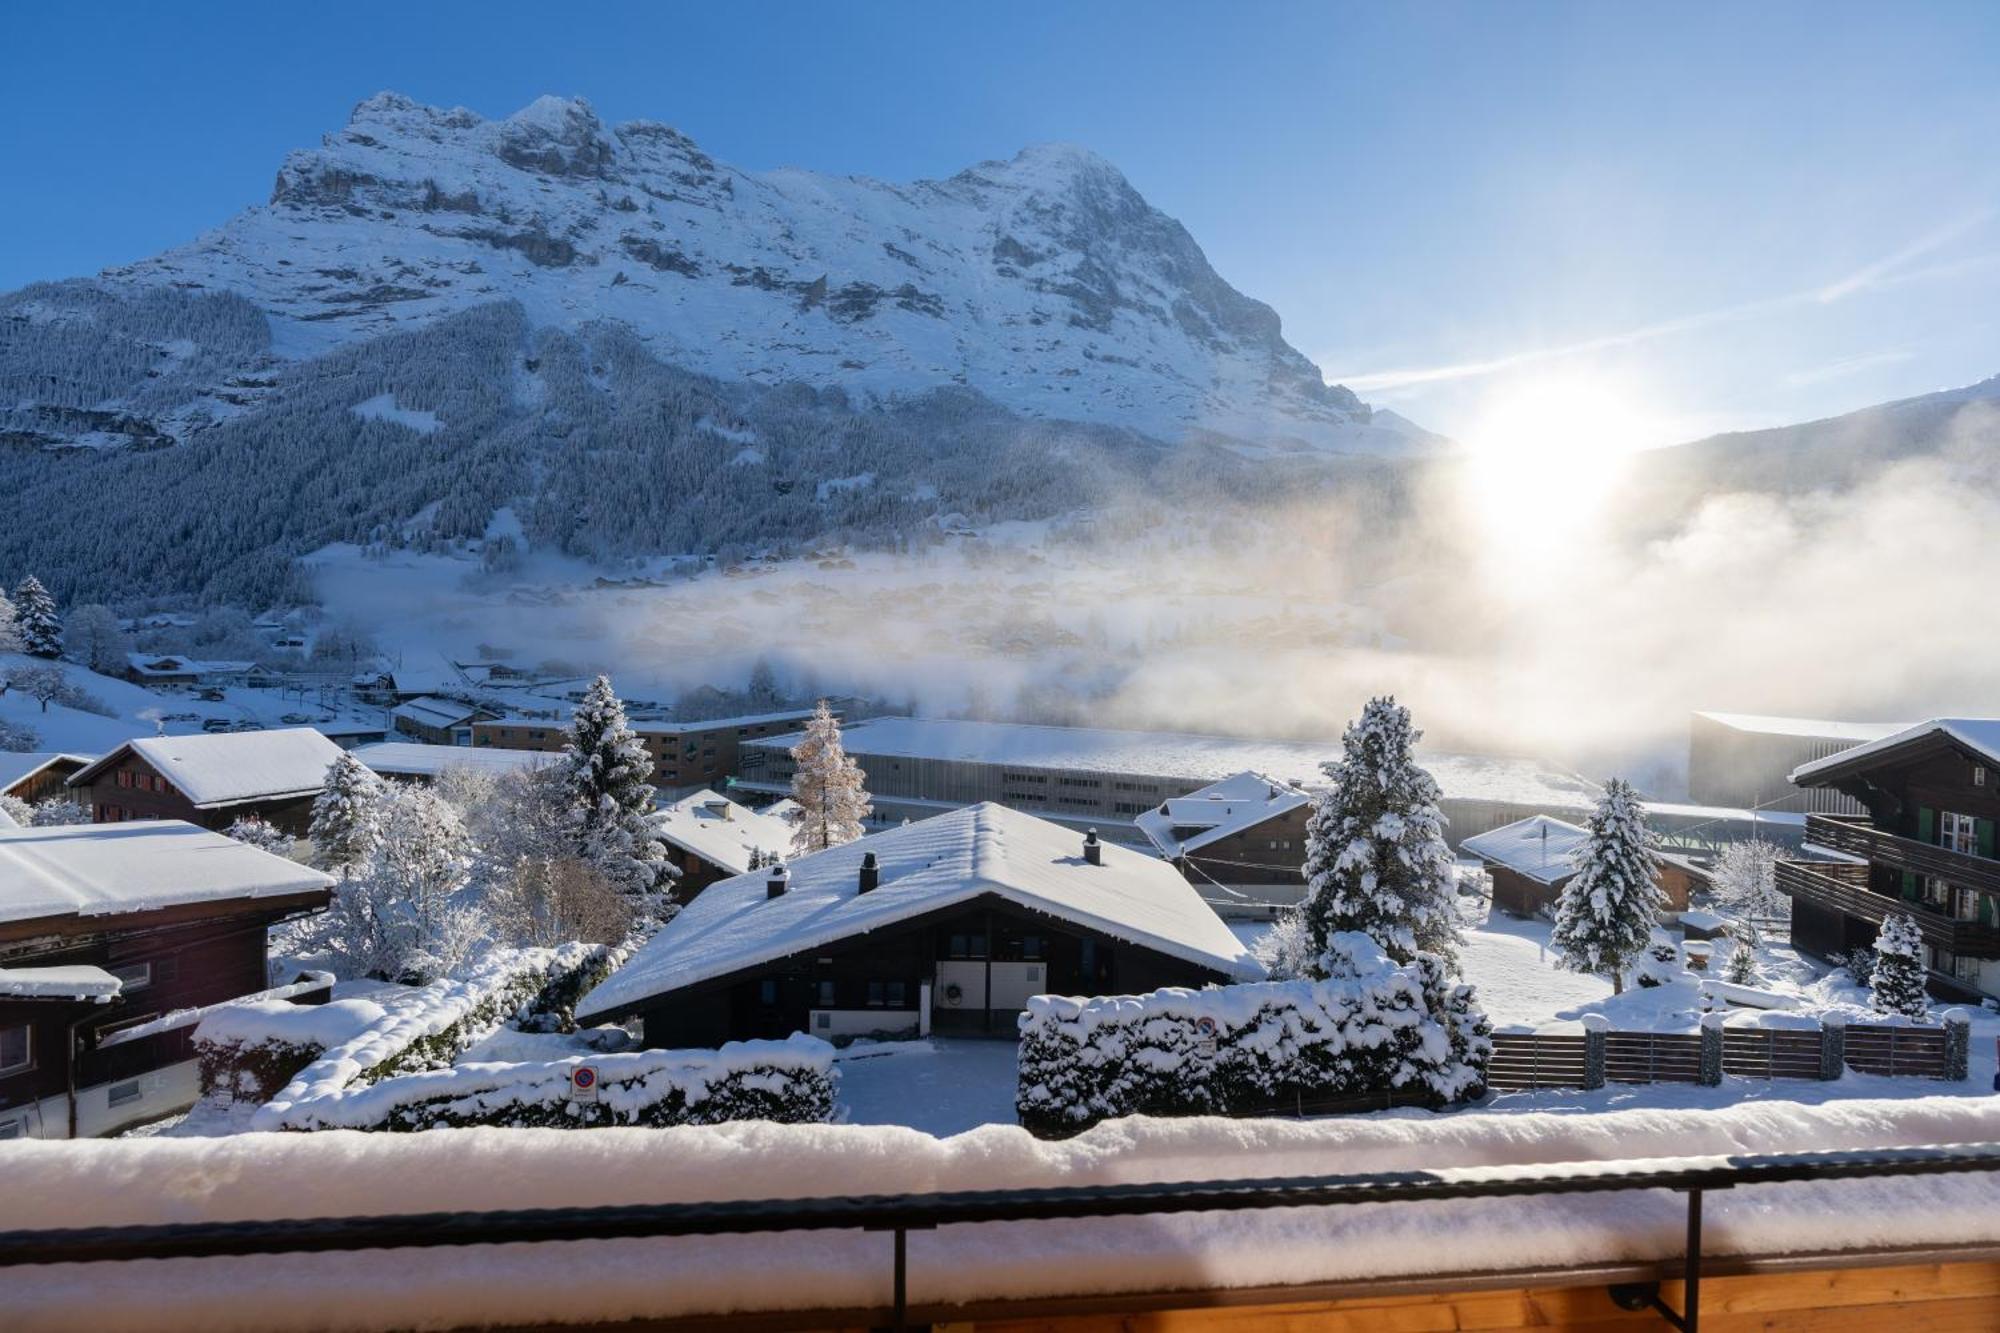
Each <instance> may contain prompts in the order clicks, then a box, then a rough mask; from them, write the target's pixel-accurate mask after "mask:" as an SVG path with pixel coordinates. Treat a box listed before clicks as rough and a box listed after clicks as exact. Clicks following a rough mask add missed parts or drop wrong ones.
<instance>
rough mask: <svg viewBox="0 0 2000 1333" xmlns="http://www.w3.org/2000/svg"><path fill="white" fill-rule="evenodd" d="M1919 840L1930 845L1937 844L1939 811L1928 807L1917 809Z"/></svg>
mask: <svg viewBox="0 0 2000 1333" xmlns="http://www.w3.org/2000/svg"><path fill="white" fill-rule="evenodd" d="M1917 840H1918V841H1919V842H1928V843H1936V842H1937V811H1935V810H1933V809H1931V808H1930V807H1929V806H1927V805H1920V806H1918V807H1917Z"/></svg>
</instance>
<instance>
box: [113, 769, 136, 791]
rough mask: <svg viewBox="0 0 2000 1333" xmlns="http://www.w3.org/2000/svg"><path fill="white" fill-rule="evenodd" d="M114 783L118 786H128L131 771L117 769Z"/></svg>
mask: <svg viewBox="0 0 2000 1333" xmlns="http://www.w3.org/2000/svg"><path fill="white" fill-rule="evenodd" d="M116 785H118V786H120V787H129V786H131V785H132V773H131V770H130V769H124V768H121V769H119V770H118V777H117V779H116Z"/></svg>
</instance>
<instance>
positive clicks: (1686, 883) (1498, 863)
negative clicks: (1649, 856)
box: [1464, 815, 1708, 918]
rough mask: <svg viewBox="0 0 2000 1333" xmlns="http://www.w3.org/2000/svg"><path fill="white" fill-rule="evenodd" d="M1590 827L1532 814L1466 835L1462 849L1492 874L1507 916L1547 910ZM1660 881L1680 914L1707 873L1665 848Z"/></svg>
mask: <svg viewBox="0 0 2000 1333" xmlns="http://www.w3.org/2000/svg"><path fill="white" fill-rule="evenodd" d="M1589 838H1590V830H1589V829H1586V828H1583V827H1581V826H1580V825H1577V824H1572V823H1570V822H1568V821H1567V820H1562V819H1555V818H1552V817H1550V816H1548V815H1533V816H1530V817H1529V818H1527V819H1519V820H1516V821H1514V822H1513V823H1512V824H1507V825H1504V826H1503V827H1500V828H1497V829H1493V830H1491V831H1490V832H1487V833H1481V834H1477V835H1475V836H1473V837H1470V838H1467V839H1466V840H1465V843H1464V850H1466V851H1467V852H1469V853H1471V854H1472V855H1474V856H1476V857H1478V858H1479V860H1480V862H1481V863H1482V864H1483V865H1485V867H1486V873H1487V874H1488V875H1490V876H1491V877H1492V880H1493V905H1494V906H1495V907H1496V908H1498V909H1499V910H1501V911H1503V912H1505V913H1507V914H1508V915H1509V916H1516V917H1530V916H1539V915H1545V914H1547V913H1549V912H1551V911H1553V910H1554V909H1555V903H1556V899H1557V898H1558V897H1560V896H1561V895H1562V891H1563V886H1564V885H1566V884H1568V883H1569V882H1570V881H1571V880H1572V879H1574V878H1576V864H1575V857H1576V854H1577V853H1578V852H1579V851H1581V850H1582V848H1583V846H1584V844H1585V843H1586V842H1587V841H1588V840H1589ZM1658 882H1659V885H1660V891H1661V893H1663V894H1664V895H1665V897H1666V905H1665V907H1663V908H1662V909H1661V910H1662V912H1663V914H1665V915H1666V916H1669V917H1674V918H1678V917H1679V916H1680V914H1681V913H1683V912H1685V911H1687V910H1688V901H1689V897H1690V895H1691V894H1692V893H1693V891H1694V890H1695V889H1697V888H1706V887H1707V886H1708V874H1707V872H1706V871H1704V870H1703V869H1702V868H1701V867H1700V866H1698V865H1696V864H1695V863H1694V862H1692V861H1690V860H1688V859H1687V858H1686V857H1684V856H1676V855H1673V854H1671V853H1662V854H1661V855H1660V858H1659V873H1658Z"/></svg>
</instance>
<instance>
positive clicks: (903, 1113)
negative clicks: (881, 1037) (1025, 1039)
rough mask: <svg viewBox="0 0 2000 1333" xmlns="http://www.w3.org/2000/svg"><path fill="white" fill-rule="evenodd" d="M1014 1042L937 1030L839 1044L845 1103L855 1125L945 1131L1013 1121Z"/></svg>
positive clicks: (843, 1101)
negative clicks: (915, 1037) (908, 1037)
mask: <svg viewBox="0 0 2000 1333" xmlns="http://www.w3.org/2000/svg"><path fill="white" fill-rule="evenodd" d="M1016 1049H1017V1048H1016V1046H1015V1043H1014V1042H1013V1041H1012V1040H1011V1039H1009V1038H1008V1037H1006V1036H1002V1037H999V1038H996V1039H980V1038H973V1037H958V1038H946V1037H933V1038H931V1039H930V1040H928V1041H921V1042H907V1043H899V1044H888V1043H885V1044H882V1045H877V1046H856V1047H852V1048H850V1049H849V1050H847V1051H844V1052H842V1054H841V1057H840V1060H839V1062H838V1066H837V1067H838V1068H839V1070H840V1104H841V1105H842V1106H843V1107H845V1108H846V1111H847V1122H848V1123H849V1124H853V1125H908V1126H909V1127H910V1128H912V1129H921V1130H923V1131H924V1132H925V1133H926V1134H936V1135H938V1136H940V1137H943V1136H946V1135H951V1134H961V1133H963V1132H965V1131H966V1130H968V1129H974V1128H977V1127H978V1126H980V1125H989V1124H997V1125H1011V1124H1013V1123H1014V1081H1015V1065H1014V1056H1015V1051H1016Z"/></svg>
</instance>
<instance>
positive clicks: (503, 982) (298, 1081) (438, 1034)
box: [251, 944, 601, 1129]
mask: <svg viewBox="0 0 2000 1333" xmlns="http://www.w3.org/2000/svg"><path fill="white" fill-rule="evenodd" d="M600 952H601V946H597V945H589V944H566V945H563V946H562V947H561V948H558V949H503V950H500V951H498V952H496V953H494V954H492V955H490V956H489V957H488V958H487V959H486V960H485V961H484V962H482V963H481V964H480V965H479V966H478V967H477V968H475V969H474V970H473V971H472V972H471V973H470V974H469V975H467V976H464V977H447V978H445V979H443V980H439V981H434V982H432V983H431V984H430V985H428V986H420V987H418V988H416V989H415V990H410V991H404V992H402V993H401V994H397V995H392V996H389V997H387V998H385V999H383V1000H382V1002H381V1008H382V1011H383V1013H382V1017H381V1018H380V1019H378V1020H377V1021H375V1022H374V1023H372V1024H370V1025H369V1026H368V1027H367V1028H366V1029H365V1030H363V1031H361V1032H359V1033H356V1034H355V1035H354V1036H353V1037H351V1038H349V1039H348V1040H346V1041H343V1042H340V1043H339V1044H337V1045H334V1046H330V1047H328V1048H327V1049H326V1051H325V1052H324V1053H323V1054H322V1055H321V1056H320V1057H319V1058H318V1059H316V1060H314V1061H313V1062H312V1063H311V1064H310V1065H307V1066H306V1067H305V1068H304V1069H302V1070H300V1071H299V1073H298V1075H297V1076H296V1077H294V1078H293V1079H292V1080H291V1081H290V1082H289V1083H287V1084H286V1085H285V1086H284V1087H283V1088H282V1089H280V1090H279V1091H278V1093H277V1094H276V1095H275V1096H274V1097H272V1099H271V1100H270V1102H269V1104H267V1105H266V1106H264V1107H263V1108H262V1109H260V1110H259V1111H258V1112H257V1115H256V1118H255V1119H254V1120H253V1121H252V1122H251V1124H252V1127H253V1128H255V1129H285V1128H291V1127H293V1125H292V1119H293V1116H292V1109H293V1108H294V1107H296V1106H299V1105H302V1104H304V1103H307V1102H312V1101H317V1100H319V1099H322V1098H325V1097H328V1096H331V1095H333V1094H334V1093H337V1092H340V1091H341V1090H343V1089H345V1088H349V1087H366V1086H368V1085H369V1084H371V1083H379V1082H381V1081H382V1080H384V1079H387V1078H393V1077H395V1076H396V1075H398V1074H411V1073H416V1072H419V1071H421V1070H426V1069H446V1068H449V1067H450V1065H451V1062H452V1061H453V1060H455V1059H457V1058H458V1056H459V1055H461V1054H462V1053H464V1052H465V1051H466V1050H467V1049H469V1048H470V1047H471V1046H472V1045H473V1044H474V1043H475V1042H477V1041H479V1040H480V1039H481V1038H483V1037H486V1036H487V1035H489V1034H491V1033H492V1032H493V1031H495V1030H496V1029H497V1028H499V1027H500V1025H501V1024H503V1023H505V1022H506V1021H507V1020H508V1019H509V1018H512V1017H513V1016H514V1015H516V1014H518V1013H521V1012H523V1011H525V1010H529V1009H532V1008H534V1007H535V1006H536V1005H537V1003H538V1001H539V1000H540V997H542V996H543V995H544V994H546V993H548V992H550V991H551V990H556V989H560V988H563V987H565V985H566V983H567V982H568V981H569V980H570V978H571V976H572V974H574V973H575V972H576V971H578V970H579V969H586V968H589V967H591V966H592V965H593V963H594V962H595V961H596V960H597V958H598V957H599V954H600Z"/></svg>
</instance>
